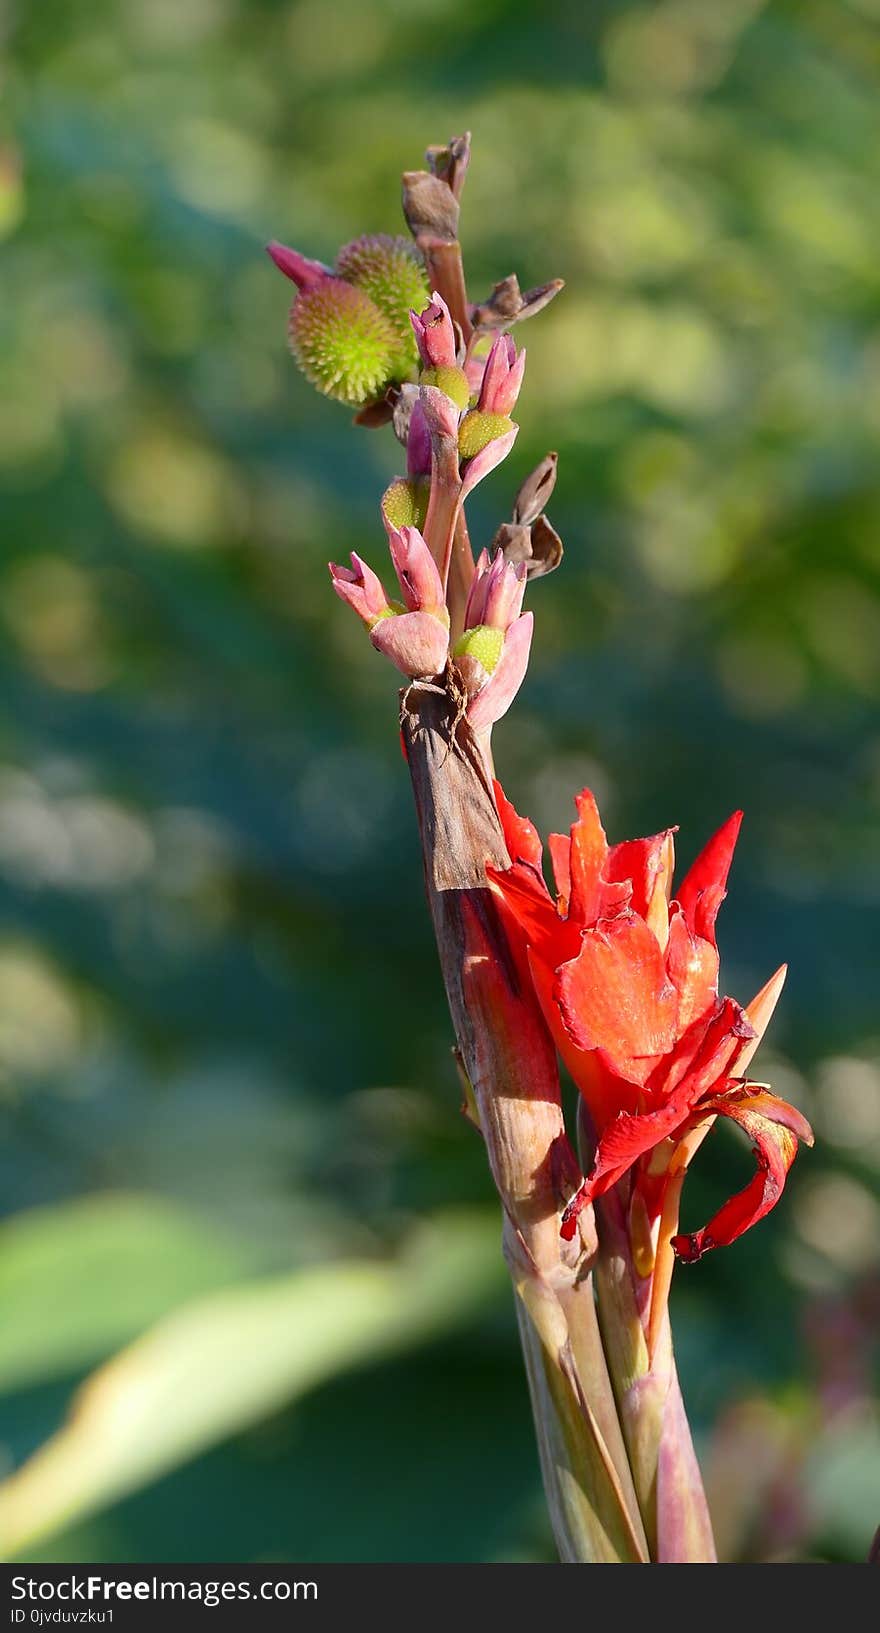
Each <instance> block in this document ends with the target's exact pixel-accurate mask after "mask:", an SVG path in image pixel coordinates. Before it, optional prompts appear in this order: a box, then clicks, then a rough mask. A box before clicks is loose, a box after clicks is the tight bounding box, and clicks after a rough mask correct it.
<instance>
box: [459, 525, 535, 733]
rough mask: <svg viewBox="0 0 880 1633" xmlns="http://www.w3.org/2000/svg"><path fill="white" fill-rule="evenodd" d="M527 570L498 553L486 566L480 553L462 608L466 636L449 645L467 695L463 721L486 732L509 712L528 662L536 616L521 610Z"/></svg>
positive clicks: (486, 554) (486, 561) (483, 555)
mask: <svg viewBox="0 0 880 1633" xmlns="http://www.w3.org/2000/svg"><path fill="white" fill-rule="evenodd" d="M525 590H526V569H525V567H524V565H523V564H522V563H520V564H518V565H516V566H514V565H512V564H511V563H510V562H507V561H505V559H504V555H503V553H502V551H500V550H499V551H498V552H497V554H496V556H495V559H494V561H493V562H492V563H491V565H490V563H489V554H488V551H486V550H483V551H481V553H480V557H479V559H478V561H477V565H476V571H475V573H474V578H473V582H472V584H471V588H470V593H469V595H468V600H467V606H466V608H465V618H464V622H465V628H464V634H463V635H461V636H460V637H459V639H458V640H457V641H456V643H455V646H454V647H453V652H452V655H453V657H454V659H455V661H456V666H457V668H458V672H459V675H460V677H461V680H462V683H463V685H464V688H465V691H466V692H467V693H468V695H469V697H470V702H469V703H468V706H467V717H468V720H469V721H470V723H471V725H472V726H473V728H474V730H475V731H484V730H485V729H486V728H487V727H488V726H491V725H493V724H494V722H495V721H496V720H500V719H501V716H502V715H503V714H506V713H507V710H508V709H509V708H510V705H511V703H512V702H513V700H514V698H515V697H516V694H517V692H518V691H519V689H520V686H521V685H522V683H523V679H524V677H525V672H526V669H527V668H528V662H529V650H530V648H531V643H532V627H533V624H534V615H533V614H532V613H530V612H523V610H522V604H523V596H524V595H525Z"/></svg>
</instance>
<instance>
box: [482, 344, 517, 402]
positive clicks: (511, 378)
mask: <svg viewBox="0 0 880 1633" xmlns="http://www.w3.org/2000/svg"><path fill="white" fill-rule="evenodd" d="M525 367H526V354H525V351H524V350H523V351H521V352H520V353H519V356H517V350H516V346H515V345H514V343H513V339H512V337H511V336H510V335H498V337H497V339H496V340H494V341H493V343H492V349H491V351H490V353H489V356H488V357H487V359H486V367H485V370H484V372H483V382H482V385H481V386H480V396H479V400H478V402H477V407H478V408H479V409H481V410H482V411H483V412H484V413H486V414H510V412H511V410H512V409H513V408H514V407H515V406H516V399H517V397H518V396H519V394H520V388H521V386H522V382H523V374H524V373H525Z"/></svg>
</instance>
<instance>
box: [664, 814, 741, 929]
mask: <svg viewBox="0 0 880 1633" xmlns="http://www.w3.org/2000/svg"><path fill="white" fill-rule="evenodd" d="M742 818H743V814H742V811H734V813H733V816H730V817H728V819H727V821H726V822H725V823H723V825H722V826H721V827H720V828H719V829H718V832H717V833H716V834H714V835H713V836H712V838H711V839H710V840H709V843H708V845H706V846H705V848H704V849H703V850H702V851H701V852H700V854H699V856H698V857H697V860H696V861H695V863H694V865H693V867H692V868H691V869H690V872H689V873H687V874H685V877H684V878H683V880H682V882H681V884H680V885H679V888H678V890H677V891H676V893H675V898H676V901H677V902H678V903H679V906H680V907H681V909H682V911H683V913H684V916H685V918H686V920H687V925H688V929H689V930H690V931H691V933H692V934H693V935H698V936H703V937H704V938H705V939H706V940H707V941H711V942H713V943H714V941H715V920H716V918H717V917H718V909H719V907H720V906H721V903H722V902H723V900H724V898H725V896H726V894H727V890H726V886H727V875H728V873H729V872H730V864H731V862H732V860H733V852H734V849H735V848H736V841H737V838H738V836H739V830H740V826H741V824H742Z"/></svg>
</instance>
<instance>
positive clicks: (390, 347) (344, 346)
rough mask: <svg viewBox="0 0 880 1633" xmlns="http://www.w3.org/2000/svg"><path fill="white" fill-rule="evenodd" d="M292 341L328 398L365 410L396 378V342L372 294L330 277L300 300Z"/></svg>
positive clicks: (303, 364)
mask: <svg viewBox="0 0 880 1633" xmlns="http://www.w3.org/2000/svg"><path fill="white" fill-rule="evenodd" d="M288 337H289V340H290V347H291V351H292V352H293V354H294V357H295V358H296V360H297V362H298V363H299V366H300V368H301V369H302V371H303V374H304V375H305V376H306V379H307V380H310V381H311V383H312V385H313V386H317V388H318V390H319V391H322V392H323V393H324V395H325V396H326V397H336V398H337V399H338V400H339V401H340V402H343V403H350V404H351V406H352V407H353V408H360V407H362V406H363V404H364V403H368V402H372V401H374V399H375V398H377V397H380V396H381V395H382V393H383V392H384V391H385V389H386V387H387V386H388V385H389V384H390V382H391V381H392V380H393V379H394V377H395V372H394V363H395V356H396V352H397V339H396V336H395V334H394V331H393V330H392V328H391V325H390V323H389V322H388V319H387V318H386V317H384V316H383V314H382V313H381V312H380V311H379V308H378V307H377V306H376V305H375V303H374V302H373V301H371V300H370V297H369V295H367V294H365V293H364V291H363V290H362V289H355V288H354V286H353V285H352V284H348V283H343V281H342V279H341V278H327V279H325V280H324V281H323V282H322V283H319V284H317V285H316V286H315V287H314V288H312V289H304V290H303V291H302V293H301V294H300V295H298V296H297V298H296V300H295V301H294V303H293V306H292V307H291V311H290V323H289V325H288Z"/></svg>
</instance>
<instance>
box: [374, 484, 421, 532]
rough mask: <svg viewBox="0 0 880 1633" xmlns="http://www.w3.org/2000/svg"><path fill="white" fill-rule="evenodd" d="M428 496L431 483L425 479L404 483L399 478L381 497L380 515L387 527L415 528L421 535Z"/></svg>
mask: <svg viewBox="0 0 880 1633" xmlns="http://www.w3.org/2000/svg"><path fill="white" fill-rule="evenodd" d="M430 496H431V483H430V480H429V479H428V478H427V477H422V478H421V479H417V480H414V479H413V478H410V479H409V480H408V481H406V480H404V478H403V477H400V476H399V477H398V478H397V479H396V481H394V482H392V483H391V486H390V487H388V488H386V489H385V492H384V493H383V495H382V513H383V515H384V517H385V520H386V522H387V523H388V525H389V527H417V528H418V530H419V532H420V533H421V532H422V530H423V528H424V525H425V517H426V516H427V514H428V500H429V498H430Z"/></svg>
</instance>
